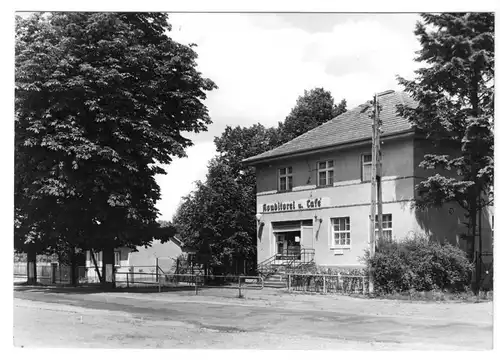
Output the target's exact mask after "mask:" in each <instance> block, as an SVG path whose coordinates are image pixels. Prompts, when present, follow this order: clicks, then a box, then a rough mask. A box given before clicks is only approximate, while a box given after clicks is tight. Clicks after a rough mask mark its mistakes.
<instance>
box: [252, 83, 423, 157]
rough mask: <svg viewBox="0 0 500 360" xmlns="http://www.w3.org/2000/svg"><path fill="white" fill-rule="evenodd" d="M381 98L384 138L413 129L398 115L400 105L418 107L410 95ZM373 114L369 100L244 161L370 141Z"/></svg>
mask: <svg viewBox="0 0 500 360" xmlns="http://www.w3.org/2000/svg"><path fill="white" fill-rule="evenodd" d="M378 99H379V104H380V105H381V107H382V111H381V112H380V119H381V120H382V131H383V134H382V137H384V136H387V135H391V134H397V133H401V132H404V131H409V130H411V126H410V124H409V123H408V121H407V120H406V119H404V118H402V117H400V116H399V115H397V113H396V105H398V104H404V105H408V106H412V107H413V106H416V102H415V100H413V99H412V98H411V97H410V96H409V95H408V94H406V93H403V92H394V91H385V92H383V93H380V94H379V98H378ZM371 111H372V106H371V105H370V102H369V101H368V102H366V103H365V104H362V105H359V106H358V107H356V108H354V109H352V110H349V111H346V112H345V113H343V114H341V115H339V116H337V117H336V118H334V119H332V120H330V121H327V122H326V123H324V124H322V125H320V126H318V127H316V128H314V129H312V130H310V131H308V132H306V133H304V134H302V135H300V136H298V137H296V138H295V139H292V140H290V141H289V142H287V143H285V144H283V145H281V146H279V147H277V148H274V149H272V150H269V151H266V152H264V153H262V154H259V155H256V156H252V157H250V158H248V159H245V160H244V162H246V163H254V162H260V161H263V160H266V159H270V158H279V157H281V156H284V155H290V154H295V153H302V152H305V151H309V150H314V149H319V148H324V147H330V146H335V145H340V144H348V143H351V142H356V141H361V140H369V139H371V137H372V119H371V118H370V114H371Z"/></svg>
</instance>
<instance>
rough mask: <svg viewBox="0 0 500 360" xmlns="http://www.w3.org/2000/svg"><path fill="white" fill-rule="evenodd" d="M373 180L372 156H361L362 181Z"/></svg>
mask: <svg viewBox="0 0 500 360" xmlns="http://www.w3.org/2000/svg"><path fill="white" fill-rule="evenodd" d="M371 178H372V156H371V154H366V155H361V181H370V180H371Z"/></svg>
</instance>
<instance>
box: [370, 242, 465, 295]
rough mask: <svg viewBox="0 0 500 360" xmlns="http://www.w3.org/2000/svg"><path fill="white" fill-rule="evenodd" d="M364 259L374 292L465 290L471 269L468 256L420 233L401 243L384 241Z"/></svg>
mask: <svg viewBox="0 0 500 360" xmlns="http://www.w3.org/2000/svg"><path fill="white" fill-rule="evenodd" d="M366 261H367V262H368V264H370V265H371V266H372V267H373V269H374V283H375V287H376V289H377V291H379V292H383V293H393V292H405V291H410V290H412V291H431V290H454V291H464V290H465V288H466V285H467V283H468V280H469V276H470V272H471V271H472V264H470V263H469V261H468V260H467V255H466V254H465V252H463V251H462V250H460V249H459V248H458V247H456V246H453V245H451V244H444V245H442V244H439V243H435V242H431V241H428V239H426V238H425V237H422V236H420V237H416V238H412V239H405V240H403V241H400V242H392V241H388V240H383V241H381V242H380V243H379V244H378V247H377V251H376V253H375V256H374V257H373V259H368V258H367V259H366Z"/></svg>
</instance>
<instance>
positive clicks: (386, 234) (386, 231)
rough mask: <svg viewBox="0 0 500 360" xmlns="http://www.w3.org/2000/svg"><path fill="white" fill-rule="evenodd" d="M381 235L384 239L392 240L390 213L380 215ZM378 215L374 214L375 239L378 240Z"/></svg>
mask: <svg viewBox="0 0 500 360" xmlns="http://www.w3.org/2000/svg"><path fill="white" fill-rule="evenodd" d="M382 236H383V238H384V239H386V240H392V214H384V215H382ZM378 237H379V236H378V215H375V239H377V240H378Z"/></svg>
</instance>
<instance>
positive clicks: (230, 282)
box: [115, 271, 264, 297]
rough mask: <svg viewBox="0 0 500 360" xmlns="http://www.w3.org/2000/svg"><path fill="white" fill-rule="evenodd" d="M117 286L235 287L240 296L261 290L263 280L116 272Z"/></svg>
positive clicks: (196, 289) (167, 287)
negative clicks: (248, 291) (249, 291)
mask: <svg viewBox="0 0 500 360" xmlns="http://www.w3.org/2000/svg"><path fill="white" fill-rule="evenodd" d="M115 281H116V286H117V287H126V288H157V289H158V292H161V291H163V290H167V289H171V288H178V289H182V288H184V289H189V290H192V291H194V292H195V293H196V294H198V292H199V291H201V290H202V289H207V288H218V289H235V290H238V293H239V296H240V297H241V295H242V294H241V291H242V290H262V289H263V288H264V280H263V278H262V277H260V276H243V275H241V276H239V275H220V276H219V275H197V274H159V275H158V280H156V276H153V277H152V276H151V275H150V274H146V275H145V276H144V273H131V272H119V271H118V272H116V273H115Z"/></svg>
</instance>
